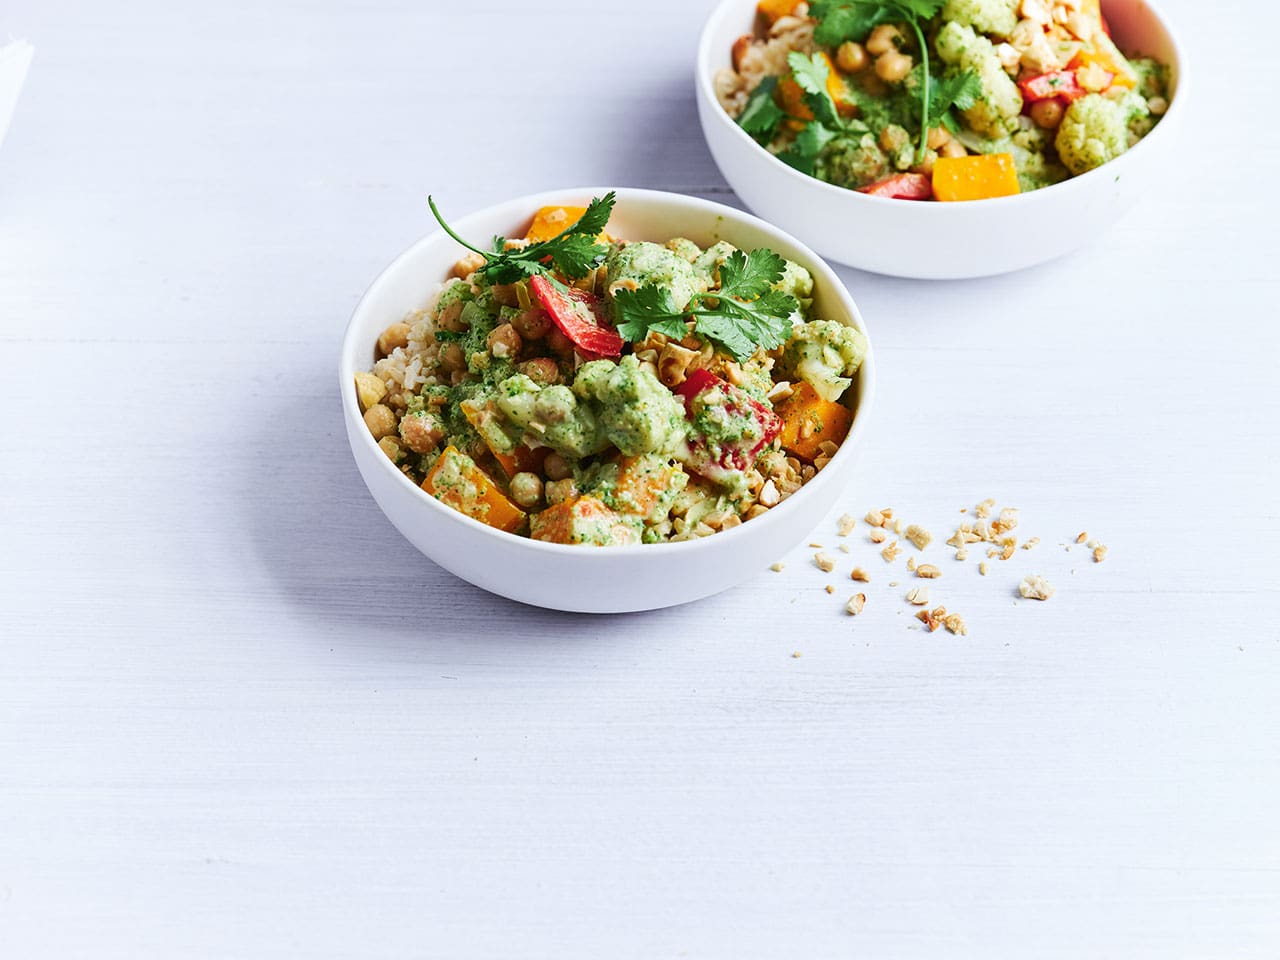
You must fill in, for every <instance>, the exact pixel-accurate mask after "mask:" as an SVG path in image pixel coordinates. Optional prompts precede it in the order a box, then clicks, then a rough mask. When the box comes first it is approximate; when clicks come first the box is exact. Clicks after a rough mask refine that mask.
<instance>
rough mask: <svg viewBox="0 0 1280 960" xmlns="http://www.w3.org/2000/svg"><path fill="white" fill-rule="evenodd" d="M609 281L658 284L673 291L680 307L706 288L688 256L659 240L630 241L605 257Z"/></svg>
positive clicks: (673, 297) (672, 294) (677, 306)
mask: <svg viewBox="0 0 1280 960" xmlns="http://www.w3.org/2000/svg"><path fill="white" fill-rule="evenodd" d="M605 267H606V268H607V270H608V277H609V283H610V284H613V283H616V282H618V281H619V280H631V281H634V282H635V283H636V284H637V285H642V284H645V283H653V284H657V285H658V286H661V287H666V288H667V289H668V290H669V291H671V299H672V300H673V301H674V302H675V305H676V309H677V310H683V309H684V308H685V306H686V305H687V304H688V303H689V300H690V298H691V297H692V296H693V295H694V294H695V293H698V292H699V291H701V290H703V289H705V287H704V286H703V284H701V283H700V282H699V280H698V276H697V274H696V273H695V272H694V269H693V267H692V266H691V265H690V264H689V261H688V260H685V259H683V258H682V257H680V256H679V255H678V254H675V253H673V252H671V251H670V250H668V249H667V248H666V247H662V246H659V245H658V244H656V243H645V242H643V241H641V242H639V243H628V244H627V245H626V246H624V247H619V248H618V249H616V250H614V251H613V252H612V253H610V254H609V256H608V257H607V258H605Z"/></svg>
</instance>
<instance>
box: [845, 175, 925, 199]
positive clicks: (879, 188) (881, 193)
mask: <svg viewBox="0 0 1280 960" xmlns="http://www.w3.org/2000/svg"><path fill="white" fill-rule="evenodd" d="M858 192H859V193H866V194H870V195H871V196H873V197H888V198H889V199H891V200H930V199H932V198H933V181H931V180H930V179H929V178H928V177H927V176H926V175H925V174H923V173H899V174H897V175H896V176H892V177H889V178H888V179H886V180H879V181H877V182H876V183H873V184H870V185H869V186H865V187H859V188H858Z"/></svg>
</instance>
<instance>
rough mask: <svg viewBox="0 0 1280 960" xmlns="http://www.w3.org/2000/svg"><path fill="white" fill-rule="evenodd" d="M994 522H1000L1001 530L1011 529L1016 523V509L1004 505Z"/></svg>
mask: <svg viewBox="0 0 1280 960" xmlns="http://www.w3.org/2000/svg"><path fill="white" fill-rule="evenodd" d="M996 523H998V524H1000V529H1001V530H1012V529H1013V528H1014V527H1016V526H1017V525H1018V511H1017V510H1016V509H1014V508H1013V507H1005V508H1004V509H1003V510H1001V511H1000V516H999V518H998V519H997V520H996Z"/></svg>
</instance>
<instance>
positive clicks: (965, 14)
mask: <svg viewBox="0 0 1280 960" xmlns="http://www.w3.org/2000/svg"><path fill="white" fill-rule="evenodd" d="M1017 7H1018V0H947V5H946V6H945V7H943V8H942V19H943V20H954V21H956V22H957V23H961V24H964V25H965V26H969V27H973V28H974V29H975V30H978V31H980V32H982V33H989V34H991V35H993V36H996V37H1001V38H1004V37H1007V36H1009V34H1011V33H1013V28H1014V27H1016V26H1017V25H1018V14H1017Z"/></svg>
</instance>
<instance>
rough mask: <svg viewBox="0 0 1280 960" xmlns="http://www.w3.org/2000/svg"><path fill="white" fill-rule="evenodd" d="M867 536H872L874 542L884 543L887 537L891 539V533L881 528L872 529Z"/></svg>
mask: <svg viewBox="0 0 1280 960" xmlns="http://www.w3.org/2000/svg"><path fill="white" fill-rule="evenodd" d="M867 536H869V537H870V538H871V542H872V543H884V542H885V541H886V540H887V539H889V535H888V534H886V533H885V532H884V531H883V530H881V529H879V528H876V529H874V530H872V531H871V532H870V533H869V534H867Z"/></svg>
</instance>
